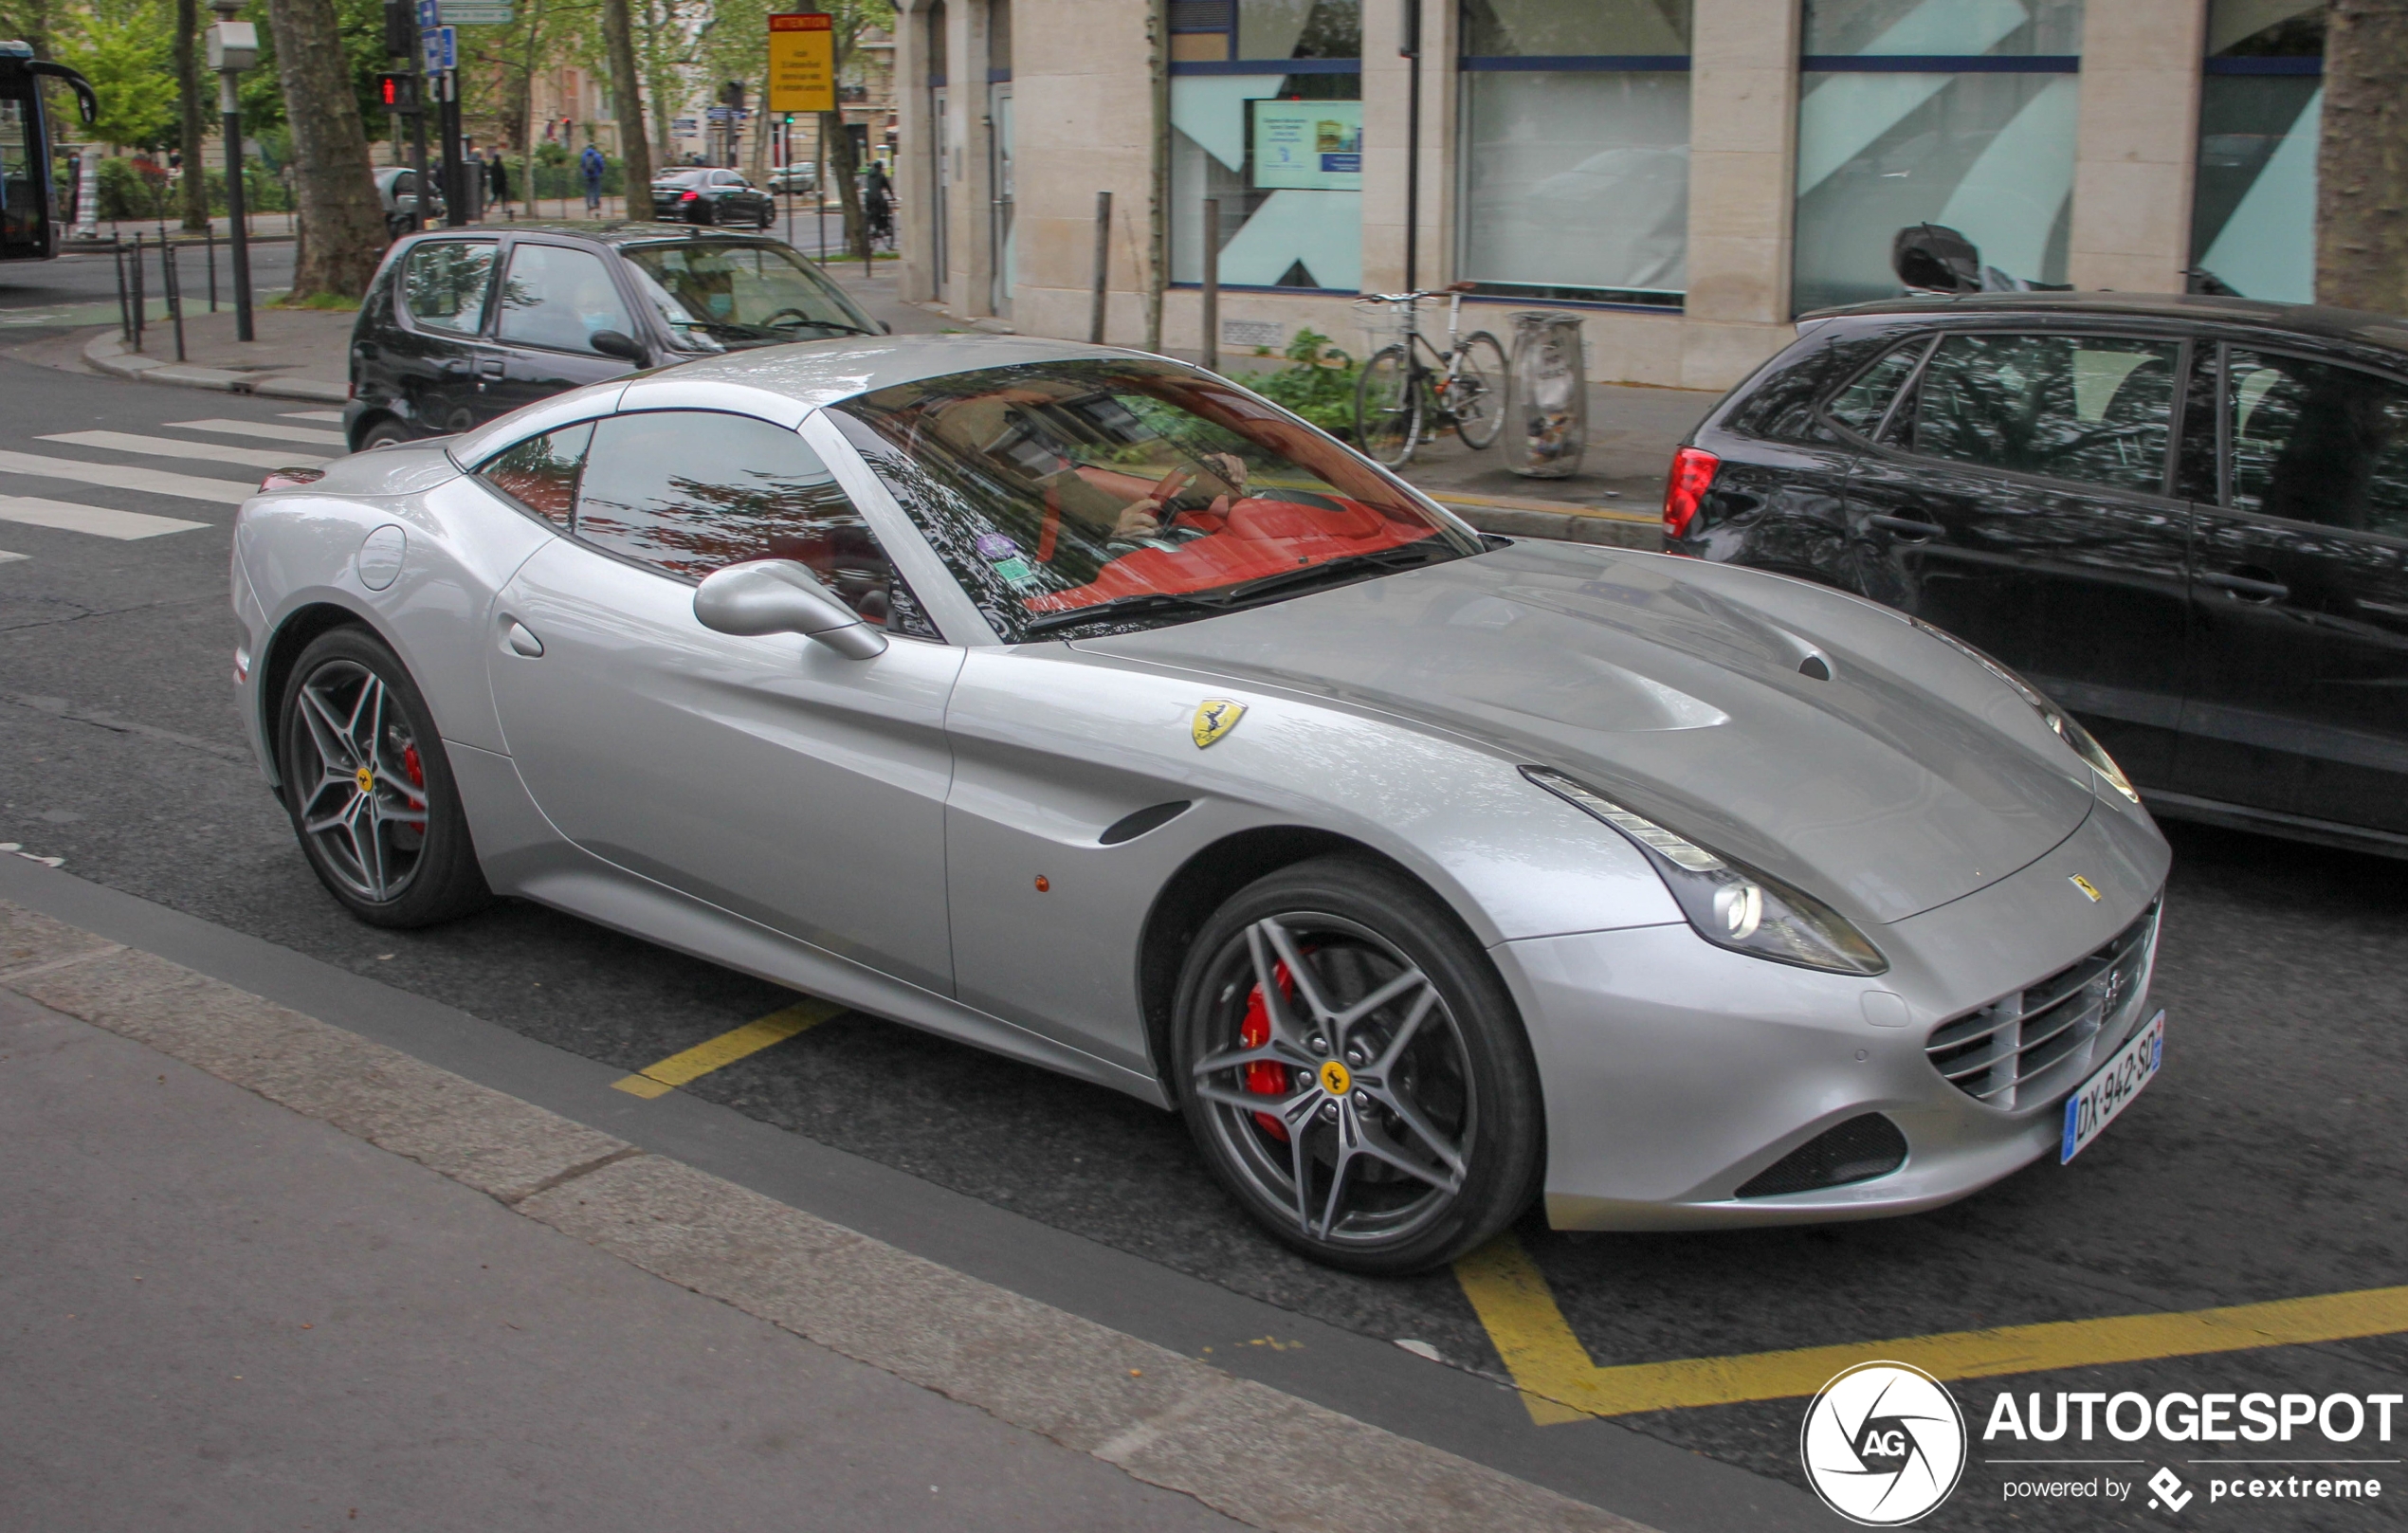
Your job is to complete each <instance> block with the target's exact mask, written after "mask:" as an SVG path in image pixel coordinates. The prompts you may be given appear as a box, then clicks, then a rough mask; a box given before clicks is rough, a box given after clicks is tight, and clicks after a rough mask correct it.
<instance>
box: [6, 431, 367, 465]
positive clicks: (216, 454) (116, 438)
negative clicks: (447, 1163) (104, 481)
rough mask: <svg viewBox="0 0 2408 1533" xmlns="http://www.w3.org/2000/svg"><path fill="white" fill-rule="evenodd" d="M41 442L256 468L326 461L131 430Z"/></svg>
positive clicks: (69, 434)
mask: <svg viewBox="0 0 2408 1533" xmlns="http://www.w3.org/2000/svg"><path fill="white" fill-rule="evenodd" d="M42 440H43V441H45V442H64V443H65V444H66V445H67V446H68V447H100V448H101V449H103V450H104V451H108V452H147V453H149V454H150V455H151V456H153V457H155V458H198V459H200V460H201V461H202V462H204V463H239V464H247V465H250V466H251V467H253V468H316V467H318V466H319V465H321V464H323V463H325V462H326V461H327V460H326V458H325V457H324V455H323V454H320V453H315V452H300V451H296V450H295V449H293V448H291V447H227V446H226V445H225V444H223V443H219V442H184V441H179V440H178V439H176V438H174V437H172V436H137V435H136V434H135V433H133V432H132V431H61V432H59V433H58V434H56V435H55V436H46V437H44V438H42Z"/></svg>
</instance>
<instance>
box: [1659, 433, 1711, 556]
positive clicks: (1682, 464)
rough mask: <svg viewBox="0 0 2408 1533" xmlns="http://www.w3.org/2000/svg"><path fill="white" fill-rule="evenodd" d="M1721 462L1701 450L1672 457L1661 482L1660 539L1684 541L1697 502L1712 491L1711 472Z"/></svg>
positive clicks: (1690, 450) (1690, 448) (1676, 454)
mask: <svg viewBox="0 0 2408 1533" xmlns="http://www.w3.org/2000/svg"><path fill="white" fill-rule="evenodd" d="M1722 466H1723V460H1722V459H1720V458H1717V457H1716V456H1714V454H1712V453H1710V452H1708V451H1706V449H1705V448H1704V447H1683V448H1682V449H1681V450H1680V451H1678V452H1676V453H1674V454H1672V472H1671V474H1670V475H1669V477H1667V478H1666V479H1665V481H1664V536H1665V537H1667V538H1684V537H1687V535H1688V530H1689V522H1690V521H1691V520H1694V519H1695V518H1696V516H1697V508H1698V504H1699V502H1703V501H1704V500H1705V499H1706V491H1707V490H1710V489H1712V488H1713V487H1714V473H1715V470H1717V469H1719V468H1721V467H1722Z"/></svg>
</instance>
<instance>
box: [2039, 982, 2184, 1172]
mask: <svg viewBox="0 0 2408 1533" xmlns="http://www.w3.org/2000/svg"><path fill="white" fill-rule="evenodd" d="M2164 1063H2165V1013H2164V1012H2162V1011H2160V1012H2159V1013H2157V1015H2155V1016H2153V1017H2150V1018H2149V1019H2148V1021H2147V1022H2146V1023H2144V1024H2143V1025H2142V1028H2141V1031H2138V1032H2136V1033H2134V1034H2133V1035H2132V1036H2131V1039H2130V1040H2129V1041H2128V1042H2126V1043H2125V1046H2124V1047H2123V1048H2121V1049H2117V1050H2116V1051H2115V1057H2114V1058H2112V1059H2110V1060H2108V1061H2107V1064H2106V1065H2104V1066H2102V1067H2101V1068H2100V1069H2099V1072H2098V1073H2097V1074H2095V1075H2093V1076H2091V1077H2090V1078H2089V1080H2087V1081H2085V1082H2083V1083H2082V1086H2081V1089H2079V1090H2077V1091H2075V1092H2074V1093H2073V1095H2071V1096H2070V1097H2068V1098H2066V1099H2065V1138H2064V1140H2063V1141H2061V1142H2060V1143H2059V1145H2058V1149H2057V1164H2059V1165H2063V1164H2065V1163H2066V1162H2067V1161H2068V1160H2071V1159H2073V1158H2074V1157H2075V1156H2077V1155H2080V1154H2081V1153H2082V1148H2083V1146H2084V1145H2086V1144H2089V1142H2090V1141H2092V1140H2094V1139H2097V1138H2098V1137H2099V1130H2101V1129H2103V1128H2105V1127H2107V1124H2109V1123H2111V1122H2115V1119H2116V1115H2117V1114H2118V1113H2120V1112H2122V1111H2123V1110H2124V1109H2125V1108H2126V1107H2128V1106H2130V1105H2132V1099H2133V1098H2134V1097H2137V1096H2139V1095H2140V1094H2141V1087H2143V1086H2146V1085H2148V1084H2149V1082H2151V1081H2153V1080H2155V1079H2156V1078H2157V1072H2158V1068H2159V1067H2160V1066H2162V1065H2163V1064H2164Z"/></svg>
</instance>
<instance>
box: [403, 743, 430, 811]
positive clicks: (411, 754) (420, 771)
mask: <svg viewBox="0 0 2408 1533" xmlns="http://www.w3.org/2000/svg"><path fill="white" fill-rule="evenodd" d="M401 769H402V770H403V771H404V772H407V773H409V774H410V786H411V787H412V788H415V789H417V790H418V792H416V793H415V794H411V795H410V797H412V798H413V799H415V800H416V801H417V802H419V803H421V804H423V803H425V802H426V801H427V792H426V790H427V769H426V768H425V767H423V766H420V765H419V764H418V747H417V746H415V745H405V746H403V747H402V748H401Z"/></svg>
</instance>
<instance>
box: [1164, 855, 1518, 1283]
mask: <svg viewBox="0 0 2408 1533" xmlns="http://www.w3.org/2000/svg"><path fill="white" fill-rule="evenodd" d="M1174 1028H1175V1042H1176V1048H1177V1060H1178V1086H1179V1094H1180V1099H1181V1105H1182V1107H1183V1108H1184V1110H1185V1112H1186V1114H1187V1119H1188V1123H1189V1126H1190V1127H1191V1128H1192V1129H1193V1130H1194V1131H1195V1138H1196V1141H1197V1142H1198V1143H1199V1144H1200V1145H1201V1146H1202V1147H1203V1150H1204V1153H1205V1155H1206V1157H1207V1159H1209V1160H1210V1161H1211V1162H1212V1164H1213V1169H1214V1170H1215V1172H1217V1173H1218V1175H1219V1176H1220V1177H1221V1179H1222V1181H1223V1182H1224V1183H1226V1184H1227V1185H1228V1186H1229V1188H1230V1189H1231V1192H1233V1193H1234V1194H1235V1195H1237V1197H1238V1199H1239V1201H1240V1202H1242V1203H1243V1204H1245V1205H1246V1207H1247V1208H1248V1210H1249V1211H1250V1212H1251V1213H1252V1214H1254V1216H1255V1217H1256V1218H1258V1219H1260V1220H1261V1221H1262V1222H1263V1223H1264V1224H1265V1225H1266V1226H1267V1227H1268V1229H1269V1230H1270V1231H1271V1232H1272V1233H1273V1234H1275V1235H1277V1236H1278V1237H1279V1238H1280V1239H1281V1240H1283V1241H1285V1242H1286V1243H1287V1244H1288V1245H1290V1246H1293V1247H1295V1248H1296V1249H1298V1250H1303V1251H1304V1252H1306V1253H1307V1254H1309V1255H1311V1256H1313V1257H1315V1258H1316V1259H1318V1260H1321V1261H1324V1262H1328V1263H1331V1264H1333V1265H1336V1266H1341V1267H1346V1268H1353V1269H1355V1270H1357V1271H1364V1272H1379V1273H1393V1272H1411V1271H1415V1270H1419V1269H1421V1268H1428V1267H1432V1266H1435V1265H1437V1264H1440V1263H1443V1262H1446V1261H1450V1260H1451V1259H1452V1258H1454V1257H1455V1256H1457V1255H1459V1254H1461V1253H1462V1252H1464V1251H1465V1250H1469V1249H1471V1248H1472V1247H1473V1246H1476V1245H1478V1244H1480V1243H1481V1242H1483V1241H1485V1240H1487V1238H1488V1237H1489V1236H1490V1235H1492V1234H1494V1233H1495V1232H1497V1231H1499V1230H1501V1229H1503V1228H1504V1227H1505V1225H1506V1224H1507V1223H1508V1222H1510V1221H1511V1220H1512V1219H1513V1217H1514V1216H1515V1215H1516V1214H1519V1213H1521V1211H1522V1209H1523V1207H1524V1206H1526V1205H1527V1203H1528V1202H1529V1199H1530V1197H1531V1195H1532V1194H1533V1193H1534V1192H1535V1190H1536V1186H1537V1181H1538V1173H1539V1166H1540V1159H1541V1144H1542V1142H1543V1134H1542V1132H1541V1120H1542V1114H1541V1105H1540V1100H1539V1087H1538V1071H1537V1068H1536V1066H1535V1064H1534V1063H1533V1061H1532V1059H1531V1056H1530V1049H1529V1043H1528V1040H1527V1039H1526V1038H1525V1037H1524V1036H1523V1031H1522V1026H1521V1022H1520V1020H1519V1018H1518V1016H1517V1015H1516V1013H1515V1010H1514V1007H1513V1003H1512V1000H1511V997H1510V996H1509V995H1507V994H1506V993H1505V987H1504V985H1503V983H1502V982H1501V981H1500V980H1499V979H1498V978H1497V976H1496V972H1495V970H1494V969H1493V968H1492V967H1490V965H1489V964H1488V962H1487V958H1486V957H1485V956H1484V955H1483V954H1482V953H1481V952H1480V949H1479V946H1478V944H1477V943H1476V942H1474V941H1473V940H1472V939H1471V937H1470V935H1469V933H1468V932H1465V931H1464V930H1463V929H1462V927H1461V924H1460V923H1459V922H1457V921H1456V920H1455V919H1454V917H1453V916H1452V915H1451V914H1450V912H1448V911H1447V910H1446V909H1445V908H1444V907H1443V906H1441V905H1439V904H1438V903H1437V902H1436V901H1434V900H1433V899H1432V898H1431V896H1430V895H1429V894H1428V893H1427V892H1426V891H1425V890H1423V889H1422V888H1420V887H1419V886H1418V885H1415V884H1414V883H1413V882H1412V881H1410V880H1409V879H1406V878H1404V877H1402V876H1401V875H1399V874H1397V873H1396V872H1393V871H1391V870H1389V869H1387V868H1385V867H1380V866H1378V865H1377V864H1375V863H1372V862H1369V861H1359V860H1355V859H1349V858H1323V859H1318V860H1316V861H1313V862H1309V863H1304V864H1299V865H1298V866H1296V867H1290V868H1286V869H1284V870H1282V871H1280V872H1277V873H1273V874H1271V875H1270V876H1268V878H1265V879H1263V880H1261V881H1260V882H1258V883H1256V884H1253V885H1250V886H1249V887H1247V888H1246V889H1244V890H1242V891H1240V892H1239V893H1238V894H1237V895H1236V896H1235V897H1233V898H1232V899H1231V901H1230V902H1229V903H1227V904H1225V905H1223V906H1222V907H1221V909H1220V910H1219V911H1218V912H1217V913H1215V914H1214V915H1213V918H1212V919H1211V920H1210V921H1209V922H1206V923H1205V926H1204V928H1203V930H1202V931H1200V932H1199V933H1198V934H1197V935H1196V939H1195V943H1194V945H1193V946H1192V947H1191V948H1190V950H1189V954H1188V958H1187V963H1186V966H1185V969H1184V971H1183V973H1182V975H1181V979H1180V984H1179V991H1178V1000H1177V1013H1176V1016H1175V1020H1174Z"/></svg>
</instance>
